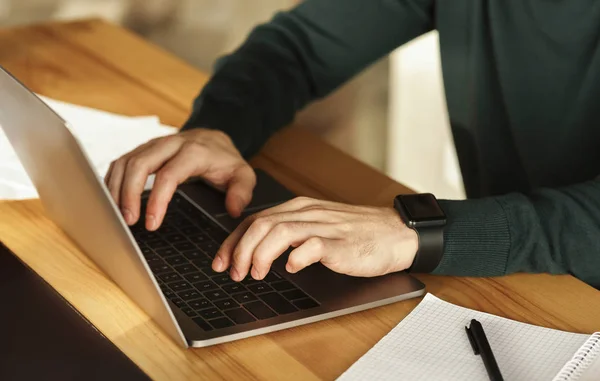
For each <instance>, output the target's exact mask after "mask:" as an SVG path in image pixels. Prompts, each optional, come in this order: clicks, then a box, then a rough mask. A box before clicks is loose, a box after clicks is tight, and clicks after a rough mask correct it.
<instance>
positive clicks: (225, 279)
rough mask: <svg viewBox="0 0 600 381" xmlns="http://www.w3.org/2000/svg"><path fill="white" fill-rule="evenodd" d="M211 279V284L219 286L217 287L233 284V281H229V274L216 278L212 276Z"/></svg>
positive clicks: (222, 274) (219, 275)
mask: <svg viewBox="0 0 600 381" xmlns="http://www.w3.org/2000/svg"><path fill="white" fill-rule="evenodd" d="M211 279H212V280H213V282H215V283H216V284H219V285H223V284H227V283H233V282H234V280H233V279H231V276H229V273H221V274H218V275H216V276H213V277H212V278H211Z"/></svg>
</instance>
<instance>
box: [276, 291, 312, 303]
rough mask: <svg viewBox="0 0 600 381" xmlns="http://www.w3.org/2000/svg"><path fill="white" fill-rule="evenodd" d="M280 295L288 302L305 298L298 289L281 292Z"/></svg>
mask: <svg viewBox="0 0 600 381" xmlns="http://www.w3.org/2000/svg"><path fill="white" fill-rule="evenodd" d="M281 295H283V296H284V297H285V298H286V299H287V300H289V301H292V300H296V299H302V298H306V297H307V295H306V294H305V293H303V292H302V291H300V290H298V289H295V290H289V291H285V292H282V293H281Z"/></svg>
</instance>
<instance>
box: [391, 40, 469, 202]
mask: <svg viewBox="0 0 600 381" xmlns="http://www.w3.org/2000/svg"><path fill="white" fill-rule="evenodd" d="M387 148H388V155H387V168H388V174H389V175H390V176H391V177H392V178H394V179H395V180H397V181H399V182H401V183H403V184H405V185H407V186H409V187H411V188H413V189H415V190H416V191H418V192H431V193H434V194H435V195H436V196H437V197H438V198H452V199H461V198H464V197H465V196H464V189H463V185H462V177H461V175H460V171H459V167H458V161H457V158H456V151H455V149H454V143H453V141H452V135H451V133H450V127H449V122H448V113H447V108H446V99H445V96H444V88H443V83H442V72H441V63H440V55H439V40H438V34H437V32H435V31H434V32H431V33H428V34H426V35H424V36H422V37H420V38H418V39H416V40H414V41H412V42H410V43H408V44H406V45H405V46H403V47H401V48H399V49H397V50H396V51H395V52H394V53H392V56H391V64H390V105H389V134H388V147H387Z"/></svg>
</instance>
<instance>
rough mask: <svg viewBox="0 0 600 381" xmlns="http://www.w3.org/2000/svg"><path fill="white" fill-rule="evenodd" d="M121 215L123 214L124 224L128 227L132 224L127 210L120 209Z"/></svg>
mask: <svg viewBox="0 0 600 381" xmlns="http://www.w3.org/2000/svg"><path fill="white" fill-rule="evenodd" d="M121 213H123V218H124V219H125V222H127V224H128V225H129V224H131V223H132V222H133V215H132V214H131V212H130V211H129V209H122V210H121Z"/></svg>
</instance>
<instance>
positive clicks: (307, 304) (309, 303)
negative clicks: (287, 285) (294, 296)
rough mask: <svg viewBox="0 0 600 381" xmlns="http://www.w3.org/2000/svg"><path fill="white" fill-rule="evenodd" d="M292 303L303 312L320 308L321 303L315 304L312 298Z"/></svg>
mask: <svg viewBox="0 0 600 381" xmlns="http://www.w3.org/2000/svg"><path fill="white" fill-rule="evenodd" d="M292 303H294V305H295V306H296V307H298V308H300V309H301V310H308V309H309V308H315V307H319V303H317V302H315V301H314V300H312V299H310V298H306V299H298V300H294V301H293V302H292Z"/></svg>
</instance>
